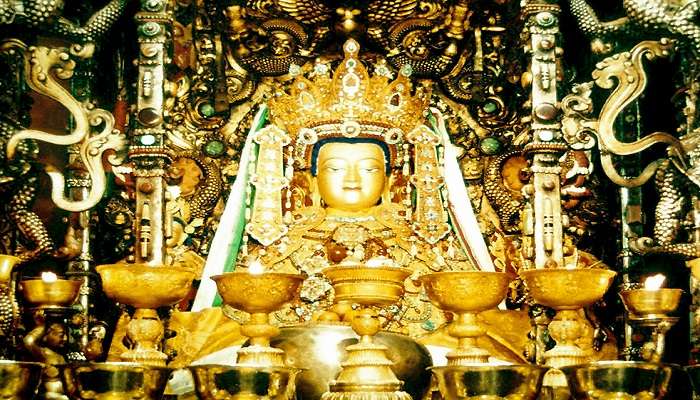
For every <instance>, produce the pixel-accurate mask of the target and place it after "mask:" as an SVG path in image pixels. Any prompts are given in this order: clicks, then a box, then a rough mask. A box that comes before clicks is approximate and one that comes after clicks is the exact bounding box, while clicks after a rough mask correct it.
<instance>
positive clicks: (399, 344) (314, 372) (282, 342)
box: [271, 324, 432, 400]
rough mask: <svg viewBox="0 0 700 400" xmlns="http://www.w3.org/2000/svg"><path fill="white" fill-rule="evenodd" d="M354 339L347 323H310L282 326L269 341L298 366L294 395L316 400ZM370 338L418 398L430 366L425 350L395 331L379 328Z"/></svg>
mask: <svg viewBox="0 0 700 400" xmlns="http://www.w3.org/2000/svg"><path fill="white" fill-rule="evenodd" d="M358 339H359V338H358V336H357V334H355V332H353V330H352V328H351V327H350V326H347V325H335V324H334V325H327V324H314V325H309V326H295V327H282V328H281V329H280V334H279V335H277V336H276V337H275V338H273V339H272V342H271V343H272V345H273V346H275V347H278V348H280V349H282V350H284V352H285V353H286V355H287V362H288V363H289V364H291V365H294V366H296V367H298V368H301V369H302V371H301V373H300V374H299V377H298V378H297V396H298V397H299V398H300V399H311V400H317V399H320V398H321V395H322V394H323V393H324V392H326V391H328V382H330V381H331V380H332V379H333V378H335V377H336V375H337V374H338V373H339V372H340V368H341V367H340V363H341V361H342V360H345V359H346V357H347V352H346V351H345V347H346V346H348V345H351V344H356V343H357V342H358ZM374 340H375V341H376V342H377V344H380V345H384V346H386V347H387V348H388V350H387V358H388V359H389V360H390V361H391V362H392V365H391V370H392V371H394V373H395V374H396V377H397V378H398V379H399V380H401V381H403V382H404V390H405V391H406V392H407V393H409V394H410V395H411V397H413V398H414V399H420V398H422V397H423V394H424V393H425V391H426V390H427V388H428V383H429V381H430V372H429V371H428V370H427V369H426V368H428V367H430V366H432V360H431V358H430V353H428V350H427V349H426V348H425V347H424V346H423V345H421V344H419V343H417V342H416V341H414V340H413V339H411V338H410V337H408V336H405V335H400V334H397V333H391V332H384V331H381V332H379V333H377V334H376V335H375V336H374Z"/></svg>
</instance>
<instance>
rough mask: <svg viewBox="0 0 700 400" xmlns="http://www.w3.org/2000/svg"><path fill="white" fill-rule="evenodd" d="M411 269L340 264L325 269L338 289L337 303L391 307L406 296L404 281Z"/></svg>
mask: <svg viewBox="0 0 700 400" xmlns="http://www.w3.org/2000/svg"><path fill="white" fill-rule="evenodd" d="M411 273H412V272H411V270H410V269H408V268H401V267H384V266H380V267H366V266H364V265H360V264H357V265H339V266H337V267H330V268H326V269H324V270H323V274H324V275H325V276H326V278H328V279H329V280H330V281H331V284H332V285H333V289H334V290H335V301H336V302H343V301H345V302H349V303H358V304H362V305H376V306H388V305H391V304H395V303H396V302H398V301H399V300H400V299H401V296H403V293H404V281H405V280H406V278H408V277H409V276H410V275H411Z"/></svg>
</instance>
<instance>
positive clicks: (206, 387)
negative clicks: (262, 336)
mask: <svg viewBox="0 0 700 400" xmlns="http://www.w3.org/2000/svg"><path fill="white" fill-rule="evenodd" d="M189 370H190V371H191V372H192V377H193V378H194V382H195V388H196V390H197V394H198V395H199V398H200V399H206V400H210V399H211V400H214V399H227V400H266V399H272V400H288V399H294V398H295V392H296V387H295V378H296V375H297V374H298V373H299V370H298V369H296V368H287V367H268V368H265V367H260V366H242V365H234V366H229V365H197V366H191V367H189Z"/></svg>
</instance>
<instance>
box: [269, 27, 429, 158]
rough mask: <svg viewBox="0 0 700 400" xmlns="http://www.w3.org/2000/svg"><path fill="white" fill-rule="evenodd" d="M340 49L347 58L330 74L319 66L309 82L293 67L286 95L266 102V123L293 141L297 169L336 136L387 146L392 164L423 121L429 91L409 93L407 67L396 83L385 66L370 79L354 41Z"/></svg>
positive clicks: (321, 65)
mask: <svg viewBox="0 0 700 400" xmlns="http://www.w3.org/2000/svg"><path fill="white" fill-rule="evenodd" d="M343 50H344V52H345V58H344V59H343V61H342V62H341V63H340V65H339V66H338V67H337V68H336V70H335V71H334V73H333V74H332V75H331V73H330V71H329V68H328V66H327V65H325V64H317V65H316V67H315V68H314V73H313V77H311V78H310V79H308V78H306V77H304V76H303V75H302V74H301V71H300V70H301V68H300V67H298V66H293V67H292V68H291V71H290V72H291V73H292V74H296V78H295V81H294V83H293V84H292V86H291V88H290V90H289V93H286V92H285V93H282V94H281V95H279V96H276V97H274V98H273V99H271V100H270V102H269V109H270V119H271V120H272V122H273V124H275V125H277V126H279V127H281V128H283V129H284V130H285V131H286V132H287V134H288V135H289V137H290V139H291V140H292V142H293V144H294V152H295V154H294V159H295V161H296V164H297V167H301V168H308V167H309V165H310V162H311V153H312V152H311V148H312V147H313V145H314V144H315V143H317V142H318V141H319V140H322V139H325V138H334V137H344V138H368V139H376V140H380V141H382V142H384V143H386V144H387V145H388V147H389V149H390V151H391V152H392V154H391V156H392V158H393V161H394V163H395V165H396V164H398V163H399V162H400V160H398V157H396V154H397V153H398V150H399V148H398V147H399V146H398V145H400V144H401V143H403V142H404V140H405V138H406V135H407V134H408V133H409V132H411V131H412V130H413V129H414V128H416V127H417V126H419V125H421V124H422V123H423V122H424V120H425V116H424V111H425V110H426V109H427V107H428V104H429V101H430V91H429V90H426V89H425V88H423V87H419V88H417V89H416V90H415V93H414V92H413V90H412V85H411V81H410V80H409V79H408V78H409V76H410V75H411V70H410V66H408V65H406V66H405V67H404V68H402V69H401V70H400V71H399V73H398V76H397V78H396V79H394V80H391V72H390V71H389V69H388V68H387V67H386V66H385V65H380V66H379V67H378V68H377V71H376V72H375V74H373V76H370V74H369V73H368V71H367V68H366V67H365V66H364V65H363V63H362V62H361V61H360V60H359V58H358V53H359V50H360V45H359V43H357V42H356V41H355V40H353V39H350V40H348V41H347V42H345V44H344V45H343Z"/></svg>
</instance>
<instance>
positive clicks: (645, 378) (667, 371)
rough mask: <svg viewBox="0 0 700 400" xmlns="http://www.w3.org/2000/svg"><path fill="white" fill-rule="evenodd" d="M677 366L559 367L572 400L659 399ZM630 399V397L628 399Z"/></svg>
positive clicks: (627, 363)
mask: <svg viewBox="0 0 700 400" xmlns="http://www.w3.org/2000/svg"><path fill="white" fill-rule="evenodd" d="M677 368H678V367H677V366H673V365H669V364H654V363H648V362H639V361H599V362H594V363H589V364H581V365H572V366H568V367H562V368H561V370H562V371H564V374H565V375H566V380H567V381H568V383H569V388H570V389H571V394H572V396H573V397H574V398H575V399H576V400H589V399H590V400H593V399H601V398H615V399H617V398H620V399H626V398H635V399H648V400H652V399H661V398H663V396H664V395H665V394H666V391H667V390H668V386H669V382H670V380H671V375H672V373H673V370H674V369H677ZM630 396H634V397H630Z"/></svg>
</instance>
